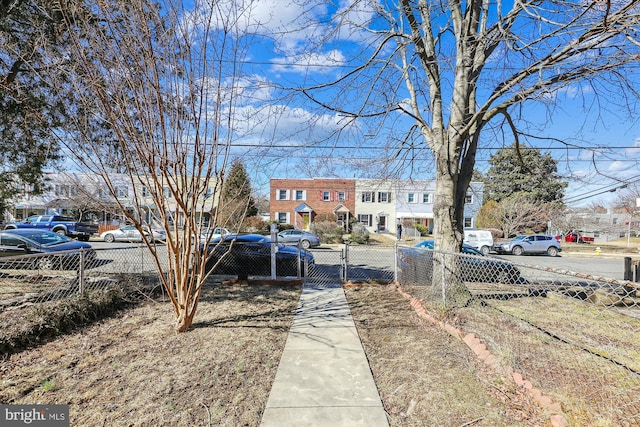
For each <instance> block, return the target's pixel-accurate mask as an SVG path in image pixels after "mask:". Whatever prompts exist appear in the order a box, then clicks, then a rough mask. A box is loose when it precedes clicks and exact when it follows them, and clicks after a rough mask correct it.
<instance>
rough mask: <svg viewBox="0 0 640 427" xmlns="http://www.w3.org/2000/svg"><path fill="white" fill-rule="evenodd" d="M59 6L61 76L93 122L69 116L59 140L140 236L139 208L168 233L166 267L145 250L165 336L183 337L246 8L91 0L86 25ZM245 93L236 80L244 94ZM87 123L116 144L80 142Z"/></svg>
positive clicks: (227, 123) (220, 166) (226, 138)
mask: <svg viewBox="0 0 640 427" xmlns="http://www.w3.org/2000/svg"><path fill="white" fill-rule="evenodd" d="M61 9H62V12H63V13H64V16H65V18H66V20H67V24H68V25H69V27H70V29H71V30H72V31H69V34H70V37H71V38H72V40H71V45H72V48H71V49H70V51H69V55H70V57H72V59H73V62H72V63H73V64H74V67H73V69H72V70H69V72H70V73H71V74H72V75H73V76H74V78H75V80H74V82H75V84H76V87H75V89H76V90H75V93H76V97H77V98H78V100H77V101H78V104H79V105H82V106H83V108H85V109H86V110H87V111H89V112H90V113H91V114H84V115H82V117H87V116H88V117H92V120H95V123H91V122H90V120H85V121H82V122H81V121H78V122H77V123H76V132H75V134H74V135H72V136H71V137H70V136H69V135H64V138H63V140H64V141H65V144H66V145H67V147H68V148H69V149H70V151H71V152H72V153H73V154H74V155H75V157H76V159H77V161H78V162H79V163H81V164H82V165H83V166H84V167H85V168H86V169H88V170H89V171H91V172H93V173H96V174H98V175H99V176H100V177H101V178H102V180H103V181H104V183H105V186H106V190H107V191H108V193H110V194H111V196H112V198H113V200H114V201H116V202H117V203H118V204H119V207H120V208H121V210H122V212H123V213H124V214H125V215H126V216H127V219H128V220H129V221H131V222H132V223H133V224H134V225H135V226H136V227H137V228H138V229H139V230H142V227H143V224H144V219H145V218H146V217H147V215H148V214H149V212H152V213H153V216H154V218H153V219H154V221H157V222H159V223H160V224H162V225H163V226H164V228H165V229H166V230H167V245H166V251H167V255H168V257H167V260H166V261H165V260H163V257H161V256H160V253H159V249H158V247H156V246H154V245H153V244H152V242H149V241H147V242H146V243H147V246H148V248H149V250H151V252H152V253H153V255H154V259H155V263H156V265H157V268H158V270H159V272H160V273H161V274H160V277H161V280H162V281H163V284H164V287H165V289H166V290H167V292H168V294H169V297H170V299H171V302H172V304H173V308H174V311H175V316H176V323H175V329H176V331H178V332H182V331H185V330H186V329H188V328H189V326H190V325H191V324H192V322H193V318H194V316H195V314H196V311H197V307H198V300H199V297H200V292H201V289H202V285H203V283H204V281H205V280H206V278H207V276H208V274H209V273H208V272H207V270H206V269H205V266H206V261H207V254H206V251H201V250H200V248H199V245H198V240H197V239H193V236H195V235H199V234H200V232H201V231H203V230H202V228H203V227H204V226H205V224H216V218H215V216H216V215H217V214H218V210H217V209H216V206H217V200H218V197H219V194H220V190H221V188H222V184H223V178H224V176H225V168H226V166H227V164H228V159H229V154H230V149H231V143H232V141H233V140H234V138H236V137H238V133H237V130H236V129H235V127H241V126H240V119H239V118H238V117H237V116H234V112H235V109H236V108H238V107H239V105H240V103H241V102H242V101H241V100H242V95H241V89H240V85H239V81H240V80H241V78H242V76H241V75H240V67H239V66H238V63H239V58H241V57H242V56H243V54H244V50H243V49H244V47H246V46H247V44H246V43H248V41H249V40H248V39H247V37H248V35H247V33H245V32H244V31H243V29H242V28H244V27H242V26H241V25H239V23H240V22H241V16H242V14H243V13H247V10H246V9H242V8H234V7H229V8H225V7H224V5H222V4H215V3H214V4H211V5H209V4H206V3H200V2H195V3H193V4H191V5H190V9H186V7H184V6H183V3H181V2H176V3H172V2H170V1H160V2H158V3H156V2H147V1H146V0H133V1H130V0H126V1H125V0H116V1H112V0H109V1H106V0H90V1H89V2H88V9H89V10H91V11H92V12H93V14H92V16H91V18H89V19H92V20H95V21H98V22H100V25H98V28H97V29H96V28H95V26H94V27H92V26H90V25H88V24H87V23H86V22H81V21H79V19H80V18H79V17H81V16H84V15H82V14H80V13H77V12H78V11H77V10H73V9H69V8H67V7H66V6H61ZM85 29H89V30H87V31H84V30H85ZM54 83H55V82H54ZM249 90H250V87H248V86H247V83H246V82H244V85H243V87H242V91H244V92H245V93H246V92H247V91H249ZM96 123H97V124H100V125H103V126H105V127H108V129H109V130H110V131H111V132H112V133H113V135H115V138H114V140H112V141H102V142H100V141H97V142H96V141H95V140H94V139H90V138H87V137H86V136H87V130H88V129H90V128H92V127H93V126H95V125H96ZM108 142H109V143H108ZM114 159H115V160H116V161H115V163H116V164H115V165H114ZM114 166H115V167H114ZM114 170H117V171H121V172H123V174H124V177H125V180H124V182H122V181H120V182H117V181H115V179H114V176H115V175H114V174H113V172H114ZM123 191H126V192H133V194H127V196H128V198H127V200H133V203H132V205H131V206H126V205H125V204H124V202H123V200H124V199H123V198H122V197H121V196H122V194H121V193H122V192H123ZM207 243H208V242H207ZM163 250H164V249H163Z"/></svg>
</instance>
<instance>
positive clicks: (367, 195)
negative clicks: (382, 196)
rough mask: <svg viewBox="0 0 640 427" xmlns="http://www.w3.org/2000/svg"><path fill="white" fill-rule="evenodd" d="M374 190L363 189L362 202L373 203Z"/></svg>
mask: <svg viewBox="0 0 640 427" xmlns="http://www.w3.org/2000/svg"><path fill="white" fill-rule="evenodd" d="M373 196H374V195H373V192H372V191H363V192H362V202H363V203H372V202H373Z"/></svg>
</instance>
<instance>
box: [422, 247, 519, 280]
mask: <svg viewBox="0 0 640 427" xmlns="http://www.w3.org/2000/svg"><path fill="white" fill-rule="evenodd" d="M414 248H419V249H427V250H428V252H427V253H426V254H424V255H425V256H424V257H423V258H424V260H425V262H427V263H431V264H430V265H429V266H427V267H428V268H427V270H428V271H432V270H433V252H432V251H433V248H434V242H433V240H425V241H422V242H420V243H418V244H417V245H415V246H414ZM462 254H463V255H474V256H472V257H471V256H461V257H460V258H459V266H460V269H461V273H462V278H463V280H464V281H466V282H499V283H517V282H519V281H520V270H519V269H518V267H516V266H515V265H513V264H510V263H508V262H505V261H501V260H498V259H495V258H489V257H487V256H486V255H484V254H483V253H482V252H480V251H479V250H477V249H475V248H473V247H471V246H469V245H467V244H463V245H462ZM418 259H420V257H418Z"/></svg>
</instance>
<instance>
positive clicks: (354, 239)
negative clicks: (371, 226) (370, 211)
mask: <svg viewBox="0 0 640 427" xmlns="http://www.w3.org/2000/svg"><path fill="white" fill-rule="evenodd" d="M349 243H360V244H367V243H369V231H368V230H367V228H366V227H365V226H364V225H362V224H354V225H353V229H352V230H351V234H350V235H349Z"/></svg>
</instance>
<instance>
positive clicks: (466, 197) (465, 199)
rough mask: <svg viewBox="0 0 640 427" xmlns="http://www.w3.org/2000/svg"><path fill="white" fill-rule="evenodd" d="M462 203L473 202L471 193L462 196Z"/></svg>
mask: <svg viewBox="0 0 640 427" xmlns="http://www.w3.org/2000/svg"><path fill="white" fill-rule="evenodd" d="M464 203H465V204H472V203H473V194H467V195H466V196H464Z"/></svg>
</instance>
